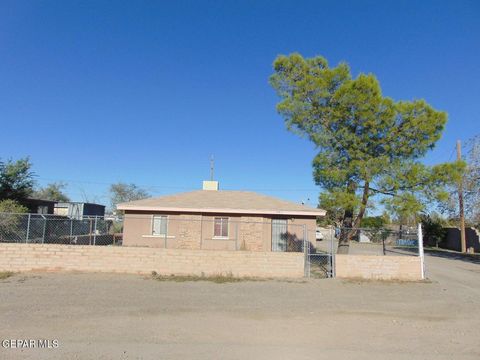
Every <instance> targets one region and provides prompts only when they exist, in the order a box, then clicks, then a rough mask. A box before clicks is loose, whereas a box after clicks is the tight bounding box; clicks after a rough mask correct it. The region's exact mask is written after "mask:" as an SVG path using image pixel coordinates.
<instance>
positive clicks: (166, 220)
mask: <svg viewBox="0 0 480 360" xmlns="http://www.w3.org/2000/svg"><path fill="white" fill-rule="evenodd" d="M155 218H165V234H162V233H160V234H156V233H155ZM160 221H161V220H160ZM161 228H162V225H161V222H160V229H161ZM152 236H168V215H161V214H159V215H152Z"/></svg>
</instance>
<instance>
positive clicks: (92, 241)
mask: <svg viewBox="0 0 480 360" xmlns="http://www.w3.org/2000/svg"><path fill="white" fill-rule="evenodd" d="M317 240H319V239H318V234H317V231H316V230H315V226H312V224H310V226H309V227H307V225H305V224H301V223H297V224H295V223H294V222H293V221H291V220H290V219H271V220H265V219H259V220H254V219H250V220H247V219H241V218H235V217H230V218H229V217H224V216H218V217H217V216H209V217H202V216H197V217H182V216H170V215H169V216H165V215H158V216H157V215H138V214H127V215H125V216H124V217H123V218H117V217H112V218H105V217H83V218H82V219H76V218H69V217H66V216H59V215H45V214H11V213H0V243H2V242H3V243H25V244H29V243H31V244H65V245H92V246H93V245H122V246H131V247H154V248H167V249H187V250H231V251H271V252H296V253H303V254H304V257H305V276H306V277H313V278H328V277H333V276H334V257H333V253H334V252H335V250H336V243H335V241H336V238H335V236H334V230H333V229H327V230H325V231H324V235H323V236H322V237H321V241H317ZM280 266H281V265H280Z"/></svg>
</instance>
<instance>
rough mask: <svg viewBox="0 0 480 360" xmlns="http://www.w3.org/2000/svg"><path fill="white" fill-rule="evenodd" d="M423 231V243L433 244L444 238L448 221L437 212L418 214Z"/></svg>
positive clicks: (436, 244)
mask: <svg viewBox="0 0 480 360" xmlns="http://www.w3.org/2000/svg"><path fill="white" fill-rule="evenodd" d="M420 221H421V223H422V231H423V243H424V245H425V246H435V247H438V244H439V243H441V242H442V241H444V240H445V237H446V236H447V230H446V229H445V226H448V222H447V221H446V220H445V219H442V218H441V217H440V216H438V215H437V214H432V215H428V214H423V215H421V216H420Z"/></svg>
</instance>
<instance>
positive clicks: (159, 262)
mask: <svg viewBox="0 0 480 360" xmlns="http://www.w3.org/2000/svg"><path fill="white" fill-rule="evenodd" d="M0 271H14V272H15V271H81V272H113V273H131V274H150V273H151V272H152V271H156V272H157V273H159V274H166V275H171V274H174V275H182V274H183V275H201V274H202V273H203V274H205V275H218V274H230V273H231V274H233V275H234V276H254V277H269V278H300V277H303V275H304V255H303V254H302V253H278V252H252V251H228V250H225V251H224V250H219V251H217V250H186V249H163V248H141V247H115V246H81V245H78V246H76V245H53V244H48V245H43V244H0Z"/></svg>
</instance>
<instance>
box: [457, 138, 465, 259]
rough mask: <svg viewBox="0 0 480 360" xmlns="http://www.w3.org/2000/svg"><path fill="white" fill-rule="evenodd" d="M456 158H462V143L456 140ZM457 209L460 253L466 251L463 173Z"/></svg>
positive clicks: (459, 159) (459, 184)
mask: <svg viewBox="0 0 480 360" xmlns="http://www.w3.org/2000/svg"><path fill="white" fill-rule="evenodd" d="M457 160H458V161H461V160H462V143H461V141H460V140H457ZM458 210H459V213H460V244H461V246H462V253H465V252H467V242H466V239H465V212H464V209H463V175H462V178H461V179H460V181H459V182H458Z"/></svg>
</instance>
